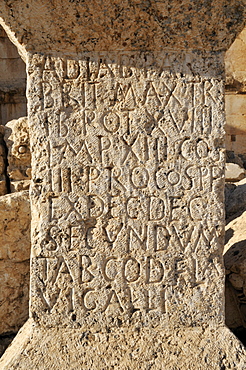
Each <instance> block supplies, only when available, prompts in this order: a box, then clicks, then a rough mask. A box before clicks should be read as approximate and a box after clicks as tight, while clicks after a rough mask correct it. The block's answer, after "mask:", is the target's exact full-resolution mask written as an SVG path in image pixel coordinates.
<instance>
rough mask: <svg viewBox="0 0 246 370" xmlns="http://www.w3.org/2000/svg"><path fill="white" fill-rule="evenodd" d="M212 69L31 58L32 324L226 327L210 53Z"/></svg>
mask: <svg viewBox="0 0 246 370" xmlns="http://www.w3.org/2000/svg"><path fill="white" fill-rule="evenodd" d="M202 63H203V64H202ZM198 66H199V72H200V71H201V72H203V73H201V74H200V73H198V69H197V67H198ZM214 66H215V67H216V66H218V69H217V70H216V71H215V70H214V69H210V68H209V67H208V65H207V64H206V62H205V63H204V62H203V61H202V59H201V58H200V56H199V55H198V56H197V55H196V54H190V55H187V54H179V55H176V54H171V53H170V54H167V53H162V54H160V53H158V56H157V55H155V54H154V53H128V54H126V53H124V54H123V55H121V54H120V53H119V54H118V55H116V54H114V53H113V54H112V53H111V54H110V53H105V54H103V53H100V54H99V55H98V54H95V55H94V56H90V57H89V56H88V55H87V54H86V55H85V56H83V57H81V59H80V60H71V59H69V60H66V59H60V58H49V57H47V58H45V57H43V56H39V55H35V56H34V57H33V58H32V59H31V60H30V62H29V73H30V81H31V82H30V89H29V92H28V94H29V99H30V124H31V129H32V132H37V133H38V134H36V135H35V136H34V137H33V142H32V153H33V160H34V166H33V181H34V185H33V186H32V190H31V193H32V204H33V210H34V211H33V245H32V246H33V249H32V257H33V258H32V268H33V274H32V299H31V312H32V315H33V317H35V320H36V321H37V322H38V323H40V324H42V325H43V324H44V325H53V324H54V323H56V324H57V325H70V326H72V327H74V326H75V327H76V326H78V325H82V326H89V327H96V328H98V327H101V328H104V330H106V328H108V327H111V326H115V325H116V326H117V325H118V322H119V321H120V322H121V323H122V324H123V325H129V324H131V323H132V324H134V323H135V322H136V321H139V320H140V321H141V322H143V323H145V324H146V325H153V326H157V325H161V326H162V327H163V326H166V325H167V324H170V323H171V325H175V326H177V325H178V326H179V325H197V324H201V323H204V322H207V321H208V320H209V318H213V319H214V318H215V317H216V319H215V320H216V321H218V322H220V321H221V317H222V300H223V298H222V297H223V284H222V281H221V279H223V273H222V265H221V258H220V257H219V256H220V250H221V244H222V239H221V238H222V237H223V198H222V189H223V168H224V151H223V149H221V148H220V146H221V143H222V140H223V134H224V131H223V118H224V115H223V95H222V94H223V85H222V83H221V80H220V78H219V75H217V76H216V72H217V71H218V70H220V69H219V68H221V66H220V59H219V58H218V57H215V58H214ZM191 69H192V70H193V74H191V72H190V70H191ZM215 76H216V77H215ZM38 78H41V83H42V89H41V90H40V92H39V94H34V93H33V91H32V87H34V88H35V89H36V84H35V81H36V80H37V79H38ZM197 122H200V125H198V124H197ZM211 280H212V281H213V284H211ZM219 302H221V304H219Z"/></svg>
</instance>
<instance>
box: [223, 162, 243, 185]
mask: <svg viewBox="0 0 246 370" xmlns="http://www.w3.org/2000/svg"><path fill="white" fill-rule="evenodd" d="M244 177H245V170H244V168H242V167H240V166H239V165H238V164H236V163H226V170H225V179H226V181H231V182H233V181H240V180H242V179H243V178H244Z"/></svg>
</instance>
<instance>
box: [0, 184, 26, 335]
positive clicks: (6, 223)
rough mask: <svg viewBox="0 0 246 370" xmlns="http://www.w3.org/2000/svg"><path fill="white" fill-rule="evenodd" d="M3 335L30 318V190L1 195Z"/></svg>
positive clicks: (0, 325)
mask: <svg viewBox="0 0 246 370" xmlns="http://www.w3.org/2000/svg"><path fill="white" fill-rule="evenodd" d="M0 235H1V243H0V278H1V293H0V335H3V334H6V333H12V332H15V333H16V332H17V331H18V330H19V328H20V327H21V326H22V325H23V324H24V323H25V321H26V320H27V318H28V295H29V294H28V290H29V284H28V281H29V276H30V267H29V265H30V246H31V242H30V201H29V194H28V192H27V191H24V192H19V193H16V194H7V195H4V196H1V197H0Z"/></svg>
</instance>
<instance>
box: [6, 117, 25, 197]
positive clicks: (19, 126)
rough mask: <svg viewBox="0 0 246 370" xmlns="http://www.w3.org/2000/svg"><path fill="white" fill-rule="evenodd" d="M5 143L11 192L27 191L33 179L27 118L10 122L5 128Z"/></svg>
mask: <svg viewBox="0 0 246 370" xmlns="http://www.w3.org/2000/svg"><path fill="white" fill-rule="evenodd" d="M4 141H5V144H6V147H7V151H8V155H7V160H8V167H7V175H8V178H9V182H10V191H11V193H14V192H16V191H21V190H26V189H28V188H29V185H30V179H31V153H30V140H29V127H28V120H27V117H21V118H19V119H18V120H12V121H10V122H8V123H7V124H6V126H5V128H4Z"/></svg>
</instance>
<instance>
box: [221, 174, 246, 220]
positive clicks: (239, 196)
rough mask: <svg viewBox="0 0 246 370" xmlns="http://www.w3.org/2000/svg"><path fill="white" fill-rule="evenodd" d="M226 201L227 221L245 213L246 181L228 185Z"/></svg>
mask: <svg viewBox="0 0 246 370" xmlns="http://www.w3.org/2000/svg"><path fill="white" fill-rule="evenodd" d="M225 200H226V201H225V210H226V218H227V219H230V218H231V217H234V215H235V214H238V213H242V212H244V210H245V209H246V179H243V180H241V181H239V182H238V183H236V184H231V185H227V186H226V199H225Z"/></svg>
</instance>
